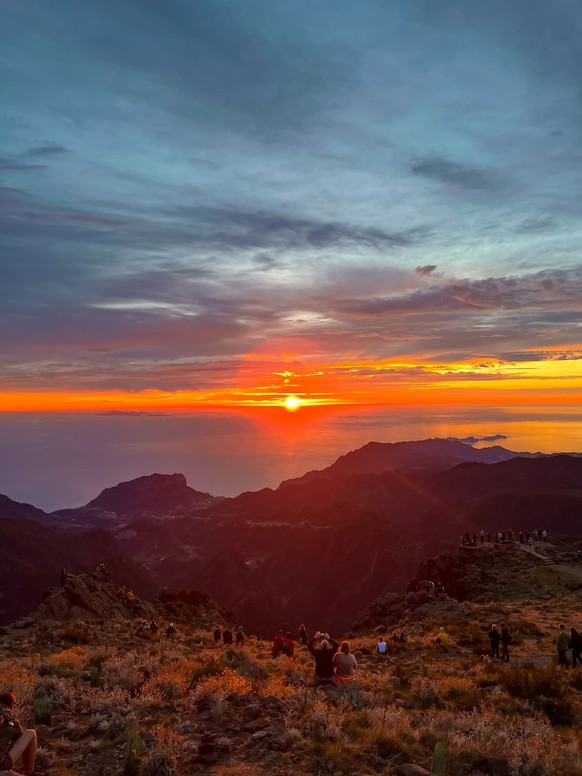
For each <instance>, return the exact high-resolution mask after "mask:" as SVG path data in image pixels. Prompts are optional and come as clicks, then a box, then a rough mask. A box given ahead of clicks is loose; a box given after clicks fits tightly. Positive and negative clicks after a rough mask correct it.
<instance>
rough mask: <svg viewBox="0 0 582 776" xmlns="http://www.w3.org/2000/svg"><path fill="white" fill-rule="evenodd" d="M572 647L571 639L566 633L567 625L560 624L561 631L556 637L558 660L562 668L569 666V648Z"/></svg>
mask: <svg viewBox="0 0 582 776" xmlns="http://www.w3.org/2000/svg"><path fill="white" fill-rule="evenodd" d="M569 649H570V639H569V638H568V634H567V633H566V626H565V625H560V632H559V633H558V638H557V639H556V650H557V652H558V662H559V664H560V665H561V666H562V668H568V656H567V655H568V650H569Z"/></svg>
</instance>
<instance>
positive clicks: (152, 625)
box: [150, 620, 160, 636]
mask: <svg viewBox="0 0 582 776" xmlns="http://www.w3.org/2000/svg"><path fill="white" fill-rule="evenodd" d="M159 629H160V626H159V625H158V623H157V622H156V621H155V620H152V621H151V622H150V633H151V634H152V635H153V636H155V635H156V633H157V632H158V631H159Z"/></svg>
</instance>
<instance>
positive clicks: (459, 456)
mask: <svg viewBox="0 0 582 776" xmlns="http://www.w3.org/2000/svg"><path fill="white" fill-rule="evenodd" d="M517 456H527V457H531V453H514V452H512V451H511V450H506V449H505V448H504V447H500V446H499V445H495V446H493V447H484V448H475V447H472V445H471V444H470V443H468V442H465V441H462V440H458V439H439V438H434V439H422V440H415V441H411V442H368V443H367V444H365V445H364V446H363V447H360V448H358V449H357V450H352V451H351V452H349V453H346V454H345V455H342V456H340V457H339V458H338V459H337V460H336V461H335V463H333V464H331V466H328V467H327V468H326V469H321V470H315V471H310V472H308V473H307V474H304V475H303V476H302V477H298V478H296V479H293V480H285V481H284V482H282V483H281V485H280V487H286V486H287V485H290V484H297V483H299V482H309V481H311V480H316V479H331V478H333V477H338V476H345V475H349V474H382V473H384V472H388V471H394V470H398V469H409V470H410V469H414V470H421V469H425V470H432V471H438V470H443V469H450V468H452V467H453V466H456V465H457V464H460V463H500V462H501V461H508V460H510V459H511V458H515V457H517Z"/></svg>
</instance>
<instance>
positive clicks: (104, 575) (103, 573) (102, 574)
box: [95, 563, 111, 582]
mask: <svg viewBox="0 0 582 776" xmlns="http://www.w3.org/2000/svg"><path fill="white" fill-rule="evenodd" d="M95 576H96V577H97V578H98V579H100V580H101V581H102V582H109V580H110V579H111V574H110V573H109V572H108V571H107V569H106V568H105V563H98V564H97V565H96V566H95Z"/></svg>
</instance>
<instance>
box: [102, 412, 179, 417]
mask: <svg viewBox="0 0 582 776" xmlns="http://www.w3.org/2000/svg"><path fill="white" fill-rule="evenodd" d="M95 414H96V415H104V416H106V417H111V416H115V415H122V416H125V417H147V418H161V417H167V416H168V413H167V412H145V411H144V412H142V411H140V410H107V412H96V413H95Z"/></svg>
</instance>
